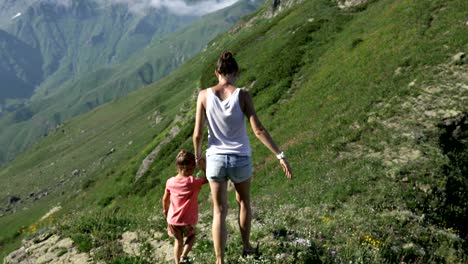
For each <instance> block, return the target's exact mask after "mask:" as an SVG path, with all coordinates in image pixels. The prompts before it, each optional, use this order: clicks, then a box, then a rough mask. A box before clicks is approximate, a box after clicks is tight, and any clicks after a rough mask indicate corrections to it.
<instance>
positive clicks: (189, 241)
mask: <svg viewBox="0 0 468 264" xmlns="http://www.w3.org/2000/svg"><path fill="white" fill-rule="evenodd" d="M193 243H195V235H191V236H189V237H187V239H186V240H185V245H184V251H183V252H182V257H187V255H188V253H189V252H190V251H191V250H192V247H193Z"/></svg>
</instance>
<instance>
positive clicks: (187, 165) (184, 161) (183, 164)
mask: <svg viewBox="0 0 468 264" xmlns="http://www.w3.org/2000/svg"><path fill="white" fill-rule="evenodd" d="M195 165H196V163H195V155H193V153H192V152H188V151H185V150H181V151H180V152H179V153H178V154H177V157H176V167H177V169H180V170H187V169H193V168H195Z"/></svg>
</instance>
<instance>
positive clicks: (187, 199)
mask: <svg viewBox="0 0 468 264" xmlns="http://www.w3.org/2000/svg"><path fill="white" fill-rule="evenodd" d="M205 182H206V179H204V178H203V179H202V178H195V177H193V176H188V177H184V178H177V179H176V178H175V177H172V178H170V179H168V180H167V182H166V192H168V193H169V194H170V195H171V205H170V206H169V212H168V213H167V223H168V224H170V225H195V224H196V223H197V221H198V192H199V191H200V189H201V186H202V184H203V183H205Z"/></svg>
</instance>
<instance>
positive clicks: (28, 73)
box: [0, 30, 43, 114]
mask: <svg viewBox="0 0 468 264" xmlns="http://www.w3.org/2000/svg"><path fill="white" fill-rule="evenodd" d="M40 65H42V56H41V53H40V51H39V50H38V49H36V48H34V47H32V46H30V45H28V44H26V43H25V42H23V41H21V40H19V39H18V38H16V37H14V36H12V35H10V34H8V33H7V32H5V31H3V30H0V80H1V83H0V114H1V112H3V111H5V110H10V111H11V110H13V108H14V103H12V102H6V99H7V98H10V99H21V98H29V97H30V96H31V95H32V93H33V91H34V89H35V88H36V85H38V84H39V83H40V82H41V81H42V77H43V75H42V70H41V68H40ZM38 66H39V68H38ZM5 108H7V109H5ZM8 108H10V109H8Z"/></svg>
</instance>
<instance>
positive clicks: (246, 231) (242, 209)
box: [234, 179, 254, 252]
mask: <svg viewBox="0 0 468 264" xmlns="http://www.w3.org/2000/svg"><path fill="white" fill-rule="evenodd" d="M234 187H235V188H236V200H237V203H238V205H239V215H238V222H239V229H240V232H241V236H242V244H243V247H244V252H252V251H253V250H254V249H253V248H252V246H251V245H250V227H251V225H252V208H251V206H250V179H248V180H246V181H244V182H241V183H236V184H234Z"/></svg>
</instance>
